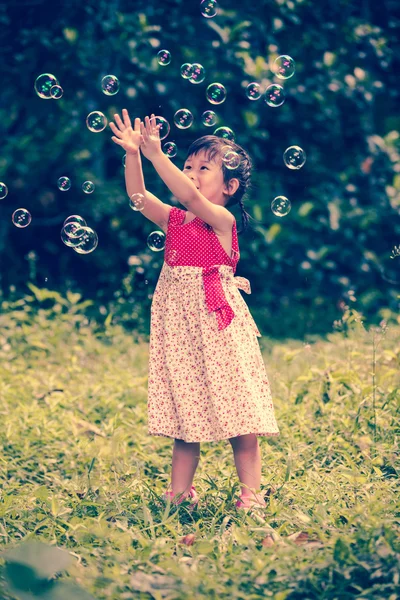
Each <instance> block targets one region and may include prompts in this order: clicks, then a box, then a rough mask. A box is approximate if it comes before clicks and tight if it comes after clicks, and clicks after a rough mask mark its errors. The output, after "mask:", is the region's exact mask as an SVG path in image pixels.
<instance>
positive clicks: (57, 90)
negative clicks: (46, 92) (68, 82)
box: [50, 85, 64, 100]
mask: <svg viewBox="0 0 400 600" xmlns="http://www.w3.org/2000/svg"><path fill="white" fill-rule="evenodd" d="M63 93H64V90H63V89H62V87H61V85H53V87H52V88H50V96H51V97H52V98H54V99H55V100H59V99H60V98H62V95H63Z"/></svg>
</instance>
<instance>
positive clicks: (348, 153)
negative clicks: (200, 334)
mask: <svg viewBox="0 0 400 600" xmlns="http://www.w3.org/2000/svg"><path fill="white" fill-rule="evenodd" d="M395 7H396V2H395V1H394V0H381V1H380V2H378V3H377V2H373V1H372V0H362V1H361V0H360V1H349V0H338V1H337V2H328V0H321V1H319V2H318V3H316V2H313V1H312V0H277V1H272V0H268V1H266V0H260V1H257V2H254V3H243V2H238V1H237V0H232V1H230V2H221V6H220V12H219V14H218V16H217V17H215V18H212V19H205V18H204V17H202V16H201V14H200V10H199V2H198V1H195V2H187V1H185V0H168V1H163V2H147V3H146V2H144V3H143V2H136V1H133V2H132V1H129V2H127V1H126V0H111V1H110V0H108V1H107V2H106V1H105V0H96V1H94V0H88V1H85V2H84V3H75V2H66V3H55V2H50V1H49V0H23V1H18V0H13V1H11V2H7V3H1V4H0V43H1V54H2V62H1V67H0V70H1V81H2V88H1V105H0V136H1V152H0V181H4V182H5V183H7V185H8V187H9V194H8V196H7V197H6V198H5V199H4V200H1V201H0V264H1V286H0V288H1V293H2V294H3V297H4V298H5V299H6V300H9V301H14V300H17V299H18V298H22V297H23V296H24V294H25V293H27V291H28V290H27V287H26V284H27V283H28V282H29V281H30V282H32V283H34V284H35V285H37V286H38V287H39V288H42V287H45V288H50V289H52V290H59V291H61V292H62V293H63V294H65V293H66V291H67V290H73V291H74V292H80V293H81V294H83V296H84V298H85V299H86V300H88V301H89V300H92V303H88V305H87V314H88V316H89V317H90V318H95V319H96V320H104V319H105V318H107V316H108V315H109V314H112V316H113V318H114V322H116V323H120V324H124V325H125V326H126V327H129V328H131V329H133V330H137V331H140V332H141V333H142V334H144V335H147V334H148V331H149V317H150V302H151V298H152V293H153V290H154V287H155V285H156V282H157V279H158V275H159V271H160V269H161V266H162V260H163V253H162V252H159V253H155V252H152V251H151V250H150V249H149V248H148V247H147V245H146V240H147V236H148V234H149V233H150V232H151V231H153V230H154V226H153V224H152V223H151V222H149V221H147V220H146V219H144V218H143V216H141V215H140V213H134V212H133V211H131V209H130V208H129V206H128V198H127V196H126V192H125V187H124V172H123V166H122V152H121V149H120V148H118V147H117V146H116V145H115V144H114V143H113V142H112V141H111V139H110V138H111V131H110V130H109V128H107V129H106V130H105V131H103V132H102V133H97V134H95V133H92V132H90V131H89V130H88V129H87V128H86V124H85V120H86V116H87V114H88V113H89V112H91V111H93V110H101V111H103V112H104V113H105V114H106V116H107V117H108V119H109V120H110V119H112V118H113V114H114V113H115V112H120V111H121V109H122V108H123V107H126V108H128V110H129V112H130V114H131V116H132V117H135V116H137V115H138V116H141V117H144V116H145V115H146V114H150V113H152V112H155V113H156V114H159V115H162V116H164V117H165V118H166V119H167V120H168V121H169V122H170V123H171V133H170V135H169V137H168V138H167V139H168V140H174V141H175V142H176V143H177V145H178V148H179V153H178V156H177V157H176V159H174V161H175V163H176V164H177V165H178V166H180V167H181V166H182V160H183V158H184V156H185V151H186V149H187V147H188V146H189V144H190V143H191V142H192V141H193V140H194V139H196V138H197V137H199V136H201V135H204V134H208V133H210V128H207V127H205V126H203V125H202V124H201V120H200V116H201V114H202V112H203V111H204V110H205V109H207V108H213V107H212V106H211V105H210V104H209V103H208V102H207V101H206V98H205V89H206V86H207V85H208V84H209V83H211V82H214V81H218V82H221V83H223V84H224V85H225V86H226V88H227V90H228V98H227V100H226V102H225V103H224V104H222V105H220V106H217V107H214V108H215V110H216V112H217V114H218V116H219V125H227V126H229V127H231V128H232V129H233V130H234V131H235V133H236V139H237V141H238V143H239V144H241V145H242V146H244V147H245V148H246V149H247V150H248V151H249V153H250V154H251V156H252V158H253V159H254V162H255V172H254V186H253V190H252V192H251V194H250V196H249V197H248V201H247V210H248V212H250V213H251V214H252V216H253V217H254V218H255V221H254V222H253V227H252V229H250V230H249V231H248V232H247V233H246V234H244V235H243V236H241V237H240V238H239V244H240V249H241V261H240V263H239V267H238V271H237V274H238V275H242V276H246V277H248V278H249V279H250V282H251V284H252V296H250V297H249V298H248V299H247V298H246V301H248V304H249V307H250V309H251V311H252V313H253V315H254V316H255V318H256V321H257V324H258V325H259V327H260V328H261V330H262V331H263V333H264V334H267V335H271V336H275V337H278V336H287V335H290V336H292V337H300V338H304V337H306V336H307V335H312V334H317V333H326V332H327V331H329V330H330V329H331V327H332V322H333V321H334V320H335V319H337V318H338V317H339V316H340V315H341V311H343V310H345V307H346V305H351V306H355V307H356V308H357V310H358V311H359V312H361V313H363V314H365V316H366V317H368V318H369V319H371V320H372V321H376V322H379V321H380V320H381V319H382V318H385V319H386V320H387V322H388V323H391V322H393V321H396V320H398V290H399V285H400V274H399V261H400V258H399V257H397V258H395V259H390V255H391V251H392V249H393V247H394V246H395V245H398V244H399V240H400V218H399V215H400V159H399V150H400V137H399V131H398V130H399V123H400V117H399V113H398V106H399V102H400V98H399V95H400V90H399V86H398V79H397V75H396V73H398V71H399V56H400V52H399V51H400V48H399V40H400V36H399V30H400V27H399V25H400V22H399V16H398V12H396V8H395ZM162 48H167V49H168V50H170V52H171V54H172V61H171V64H170V65H168V66H166V67H163V66H160V65H159V64H158V63H157V60H156V55H157V52H158V50H160V49H162ZM279 54H290V55H291V56H292V57H293V58H294V59H295V61H296V65H297V69H296V74H295V75H294V77H293V78H291V79H289V80H287V81H286V82H283V85H284V88H285V91H286V94H287V100H286V102H285V104H284V105H283V106H281V107H279V108H271V107H268V106H267V105H266V104H265V102H264V101H263V100H260V101H258V102H252V101H250V100H249V99H248V98H247V97H246V95H245V88H246V86H247V84H248V83H250V82H252V81H258V82H260V83H261V84H262V87H263V89H265V87H266V86H267V85H268V84H270V83H272V82H276V81H278V80H277V79H276V78H275V77H274V75H273V74H272V72H271V70H270V67H271V65H272V63H273V60H274V59H275V57H276V56H278V55H279ZM186 61H188V62H200V63H201V64H203V65H204V67H205V68H206V72H207V76H206V79H205V81H204V83H202V84H200V85H192V84H191V83H190V82H188V81H186V80H184V79H182V77H181V76H180V72H179V68H180V65H181V64H182V63H183V62H186ZM46 72H50V73H53V74H55V75H56V76H57V78H58V79H59V81H60V83H61V85H62V87H63V89H64V96H63V98H62V99H60V100H58V101H56V100H42V99H40V98H39V97H38V96H37V95H36V94H35V92H34V89H33V85H34V82H35V79H36V77H37V76H38V75H39V74H41V73H46ZM109 73H112V74H115V75H116V76H117V77H118V78H119V79H120V82H121V91H120V92H119V93H118V94H117V95H116V96H113V97H108V96H105V95H104V94H103V92H102V90H101V86H100V82H101V79H102V77H103V76H104V75H106V74H109ZM183 106H184V107H186V108H189V109H190V110H191V111H192V112H193V114H194V117H195V122H194V124H193V126H192V127H191V128H190V129H188V130H179V129H177V128H176V127H175V125H173V115H174V113H175V111H176V110H177V109H178V108H182V107H183ZM293 144H298V145H300V146H302V147H303V148H304V150H305V151H306V153H307V157H308V159H307V162H306V164H305V166H304V167H303V168H302V169H301V170H299V171H290V170H289V169H287V167H286V166H285V165H284V164H283V160H282V154H283V152H284V150H285V149H286V148H287V147H288V146H289V145H293ZM143 162H144V170H145V180H146V185H147V187H148V189H149V190H150V191H152V192H153V193H155V194H156V195H158V196H159V197H160V198H161V199H162V200H163V201H166V202H169V203H171V204H174V203H175V202H176V201H175V200H174V199H173V198H171V194H170V193H169V190H168V189H167V188H166V187H165V185H164V184H163V183H162V182H161V181H160V180H159V178H158V176H157V175H156V174H155V171H154V170H153V168H152V166H151V165H150V164H149V163H148V161H146V159H144V160H143ZM60 176H68V177H70V179H71V181H72V188H71V190H70V191H68V192H61V191H59V190H58V188H57V179H58V177H60ZM87 179H90V180H92V181H93V182H94V183H95V185H96V190H95V192H94V193H93V194H92V195H89V196H87V195H86V194H84V193H83V192H82V190H81V184H82V182H83V181H85V180H87ZM279 194H284V195H286V196H287V197H288V198H289V199H290V200H291V202H292V210H291V212H290V213H289V215H288V216H286V217H284V218H281V219H280V218H278V217H276V216H274V215H273V213H272V212H271V210H270V204H271V200H272V199H273V198H274V197H275V196H276V195H279ZM19 207H25V208H27V209H28V210H29V211H30V212H31V214H32V223H31V225H30V226H29V227H27V228H26V229H17V228H16V227H15V226H14V225H12V223H11V214H12V212H13V211H14V210H15V209H16V208H19ZM233 211H234V214H235V216H236V218H237V221H238V224H239V223H240V213H239V212H238V211H237V209H236V208H234V209H233ZM76 213H78V214H81V215H82V216H83V217H84V218H85V219H86V220H87V222H88V223H89V224H90V225H91V226H92V227H94V228H95V230H96V231H97V233H98V235H99V246H98V248H97V249H96V250H95V252H93V253H92V254H89V255H87V256H82V255H78V254H76V253H75V252H74V251H73V250H71V249H69V248H67V247H65V246H64V245H63V244H62V242H61V240H60V230H61V226H62V224H63V222H64V220H65V218H66V217H67V216H68V215H70V214H76Z"/></svg>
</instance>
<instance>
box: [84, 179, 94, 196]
mask: <svg viewBox="0 0 400 600" xmlns="http://www.w3.org/2000/svg"><path fill="white" fill-rule="evenodd" d="M82 189H83V191H84V192H85V194H92V193H93V192H94V190H95V185H94V183H93V181H84V182H83V183H82Z"/></svg>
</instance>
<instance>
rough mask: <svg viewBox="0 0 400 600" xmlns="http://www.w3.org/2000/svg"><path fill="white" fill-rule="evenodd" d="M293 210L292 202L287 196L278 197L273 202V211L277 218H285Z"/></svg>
mask: <svg viewBox="0 0 400 600" xmlns="http://www.w3.org/2000/svg"><path fill="white" fill-rule="evenodd" d="M291 208H292V206H291V204H290V200H288V199H287V198H286V196H277V197H276V198H274V199H273V200H272V202H271V210H272V212H273V213H274V215H276V216H277V217H285V216H286V215H288V214H289V213H290V209H291Z"/></svg>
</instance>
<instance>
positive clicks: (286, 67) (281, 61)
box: [272, 54, 296, 79]
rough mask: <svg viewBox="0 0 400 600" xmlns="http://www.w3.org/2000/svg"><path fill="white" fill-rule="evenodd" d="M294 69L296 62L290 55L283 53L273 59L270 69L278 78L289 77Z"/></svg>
mask: <svg viewBox="0 0 400 600" xmlns="http://www.w3.org/2000/svg"><path fill="white" fill-rule="evenodd" d="M295 70H296V63H295V62H294V60H293V58H291V56H287V55H286V54H283V55H282V56H278V58H276V59H275V60H274V64H273V67H272V71H273V72H274V73H275V75H276V76H277V77H279V79H290V77H293V75H294V72H295Z"/></svg>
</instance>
